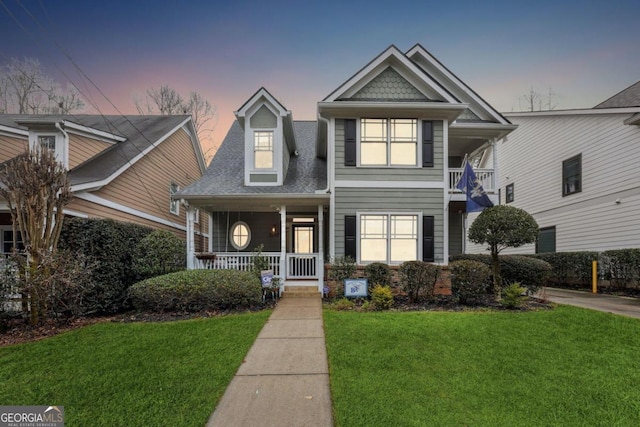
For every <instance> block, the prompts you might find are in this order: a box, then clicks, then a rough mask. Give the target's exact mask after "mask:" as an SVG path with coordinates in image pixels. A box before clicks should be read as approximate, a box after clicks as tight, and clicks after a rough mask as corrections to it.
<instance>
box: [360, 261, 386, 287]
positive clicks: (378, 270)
mask: <svg viewBox="0 0 640 427" xmlns="http://www.w3.org/2000/svg"><path fill="white" fill-rule="evenodd" d="M364 272H365V275H366V276H367V279H368V280H369V288H373V287H374V286H375V285H381V286H386V285H388V284H389V283H390V282H391V269H389V266H388V265H387V264H384V263H382V262H373V263H371V264H367V266H366V267H365V268H364Z"/></svg>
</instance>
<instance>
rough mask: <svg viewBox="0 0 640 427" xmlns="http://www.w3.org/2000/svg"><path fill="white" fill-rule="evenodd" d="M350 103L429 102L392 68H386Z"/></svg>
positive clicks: (356, 94)
mask: <svg viewBox="0 0 640 427" xmlns="http://www.w3.org/2000/svg"><path fill="white" fill-rule="evenodd" d="M349 99H350V100H352V101H382V102H384V101H431V100H430V99H429V98H427V96H426V95H425V94H424V93H422V92H420V91H419V90H418V89H416V88H415V86H413V85H412V84H411V83H409V82H408V81H407V79H405V78H404V77H402V75H400V73H398V72H397V71H396V70H395V68H393V66H391V65H390V66H388V67H387V68H386V69H385V70H384V71H383V72H381V73H380V74H378V75H377V76H376V77H375V78H374V79H373V80H371V81H370V82H369V83H367V84H366V85H365V86H364V87H363V88H362V89H360V90H359V91H358V92H356V93H355V94H354V95H353V96H352V97H351V98H349Z"/></svg>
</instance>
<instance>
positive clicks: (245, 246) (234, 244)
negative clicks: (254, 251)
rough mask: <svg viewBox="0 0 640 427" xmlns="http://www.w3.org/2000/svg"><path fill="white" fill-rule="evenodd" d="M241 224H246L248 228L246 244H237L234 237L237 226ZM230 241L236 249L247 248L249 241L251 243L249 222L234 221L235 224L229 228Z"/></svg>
mask: <svg viewBox="0 0 640 427" xmlns="http://www.w3.org/2000/svg"><path fill="white" fill-rule="evenodd" d="M240 225H244V226H245V228H246V229H247V243H246V244H245V245H244V246H241V245H237V244H236V242H235V240H234V239H233V232H234V230H235V229H236V227H238V226H240ZM229 242H230V243H231V246H233V247H234V248H235V249H237V250H239V251H241V250H243V249H246V248H247V247H248V246H249V243H251V228H250V227H249V224H247V223H246V222H244V221H236V222H235V223H233V225H232V226H231V228H230V229H229Z"/></svg>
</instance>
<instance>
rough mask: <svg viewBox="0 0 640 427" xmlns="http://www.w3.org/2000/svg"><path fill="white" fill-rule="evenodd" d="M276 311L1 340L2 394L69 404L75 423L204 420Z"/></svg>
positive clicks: (17, 400) (19, 400) (15, 400)
mask: <svg viewBox="0 0 640 427" xmlns="http://www.w3.org/2000/svg"><path fill="white" fill-rule="evenodd" d="M269 314H270V310H265V311H262V312H259V313H252V314H241V315H230V316H225V317H218V318H209V319H197V320H186V321H177V322H166V323H129V324H124V323H101V324H97V325H94V326H89V327H86V328H83V329H79V330H75V331H72V332H67V333H64V334H61V335H58V336H56V337H53V338H49V339H46V340H43V341H39V342H33V343H27V344H20V345H14V346H10V347H5V348H0V384H2V387H0V402H2V404H3V405H62V406H64V410H65V421H66V423H65V425H66V426H69V427H73V426H108V427H112V426H141V427H142V426H144V427H150V426H197V427H201V426H203V425H204V424H205V423H206V421H207V419H208V417H209V415H210V413H211V412H212V411H213V410H214V409H215V406H216V404H217V402H218V400H219V399H220V398H221V397H222V394H223V393H224V390H225V388H226V387H227V385H228V384H229V382H230V381H231V379H232V378H233V375H234V374H235V372H236V371H237V370H238V367H239V366H240V364H241V363H242V359H243V358H244V356H245V355H246V353H247V351H248V350H249V348H250V347H251V345H252V344H253V342H254V340H255V338H256V336H257V335H258V332H260V329H261V328H262V326H263V325H264V323H265V322H266V320H267V318H268V317H269Z"/></svg>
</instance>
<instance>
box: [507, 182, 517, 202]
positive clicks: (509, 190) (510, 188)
mask: <svg viewBox="0 0 640 427" xmlns="http://www.w3.org/2000/svg"><path fill="white" fill-rule="evenodd" d="M505 199H506V202H507V203H511V202H513V201H514V200H515V193H514V191H513V184H509V185H507V187H506V188H505Z"/></svg>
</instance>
